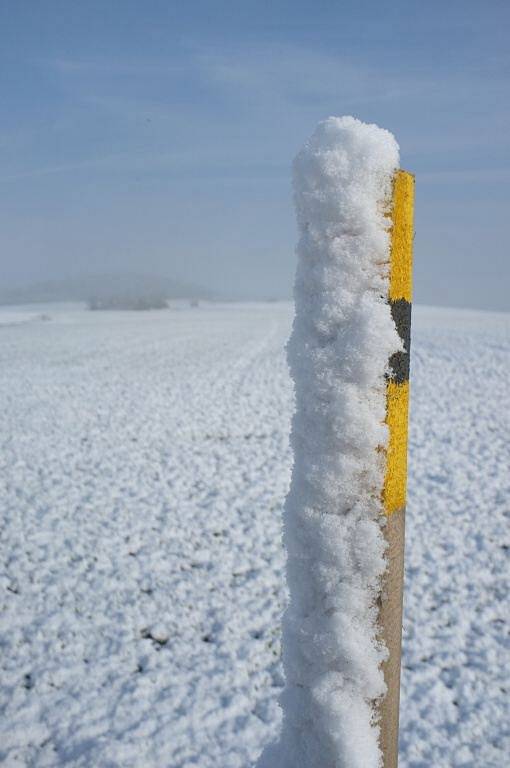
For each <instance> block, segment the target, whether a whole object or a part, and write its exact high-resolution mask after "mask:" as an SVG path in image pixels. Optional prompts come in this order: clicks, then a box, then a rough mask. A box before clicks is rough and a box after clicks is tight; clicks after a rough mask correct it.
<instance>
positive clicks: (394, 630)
mask: <svg viewBox="0 0 510 768" xmlns="http://www.w3.org/2000/svg"><path fill="white" fill-rule="evenodd" d="M413 208H414V176H413V175H412V174H410V173H407V172H406V171H397V173H396V174H395V178H394V183H393V199H392V207H391V214H390V215H391V246H390V285H389V291H388V303H389V304H390V307H391V313H392V317H393V319H394V321H395V325H396V327H397V330H398V332H399V334H400V337H401V339H402V343H403V347H404V349H403V351H401V352H398V353H396V354H395V355H393V356H392V358H391V359H390V361H389V375H388V383H387V390H386V423H387V425H388V430H389V442H388V448H387V451H386V474H385V479H384V487H383V491H382V501H383V508H384V512H385V517H386V524H385V526H384V536H385V538H386V542H387V545H388V548H387V551H386V557H387V563H388V565H387V569H386V573H385V575H384V580H383V584H382V591H381V596H380V600H379V626H380V631H381V637H382V640H383V641H384V643H385V645H386V648H387V649H388V652H389V657H388V659H387V661H386V662H385V663H384V664H383V672H384V679H385V682H386V686H387V693H386V695H385V697H384V699H382V701H380V702H379V707H378V715H379V725H380V747H381V752H382V756H383V766H384V768H397V767H398V723H399V702H400V657H401V646H402V599H403V582H404V531H405V504H406V490H407V437H408V419H409V415H408V414H409V353H410V338H411V334H410V331H411V328H410V324H411V299H412V251H413Z"/></svg>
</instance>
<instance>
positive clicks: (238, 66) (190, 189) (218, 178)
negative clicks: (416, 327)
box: [0, 0, 510, 309]
mask: <svg viewBox="0 0 510 768" xmlns="http://www.w3.org/2000/svg"><path fill="white" fill-rule="evenodd" d="M509 22H510V3H508V2H506V1H505V2H500V1H499V0H488V1H487V2H481V1H478V2H471V1H470V0H463V1H462V2H459V1H458V0H453V1H452V2H448V3H445V2H437V0H431V1H429V2H418V1H416V2H412V0H408V1H407V2H401V1H400V0H393V2H363V1H361V2H351V1H349V2H322V1H321V0H314V1H313V2H293V3H290V2H282V1H280V0H273V2H271V3H269V2H264V1H263V0H258V1H257V2H251V0H248V1H243V0H237V2H224V1H223V2H222V1H221V0H216V1H215V2H212V1H211V2H195V1H194V0H188V1H187V2H171V0H165V2H163V1H159V0H144V2H142V1H141V0H140V1H138V2H134V1H133V0H122V2H120V1H117V0H110V1H109V2H95V0H87V2H83V1H82V0H66V1H65V2H54V1H52V0H41V1H40V2H36V0H30V2H28V1H27V0H16V2H8V0H3V2H0V30H1V31H0V40H1V45H0V58H1V68H0V96H1V102H0V103H1V105H2V106H1V113H2V121H1V125H0V153H1V162H0V245H1V253H2V257H1V270H0V279H1V280H2V282H3V284H4V285H11V284H24V283H30V282H33V281H36V280H44V279H53V278H60V277H73V276H76V275H80V274H83V273H94V272H96V273H98V272H99V273H103V272H117V271H121V272H127V271H129V272H144V273H154V274H164V275H169V276H175V277H177V278H180V279H182V280H187V281H192V282H195V283H198V284H201V285H204V286H206V287H209V288H212V289H214V290H217V291H222V292H224V293H226V294H229V295H239V296H253V297H266V296H267V297H269V296H289V295H290V293H291V290H292V280H293V272H294V258H295V257H294V245H295V240H296V228H295V222H294V214H293V209H292V200H291V191H290V164H291V161H292V158H293V156H294V155H295V153H296V151H297V150H298V149H299V147H300V145H301V144H302V143H303V141H304V140H305V139H306V137H307V136H308V135H309V134H310V133H311V132H312V130H313V128H314V126H315V124H316V123H317V122H318V121H319V120H320V119H323V118H324V117H327V116H329V115H332V114H334V115H342V114H353V115H355V116H356V117H359V118H361V119H362V120H365V121H370V122H376V123H378V124H379V125H381V126H383V127H385V128H389V129H390V130H391V131H393V133H394V134H395V135H396V137H397V140H398V142H399V144H400V146H401V159H402V166H403V167H405V168H406V169H408V170H411V171H413V172H414V173H416V177H417V200H416V204H417V213H416V249H415V298H416V300H417V301H419V302H422V303H437V304H444V305H457V306H474V307H486V308H494V309H510V300H509V298H508V294H509V286H510V258H509V257H510V254H509V249H508V245H507V242H508V234H507V221H508V219H509V218H510V206H509V202H510V200H509V198H510V194H509V192H510V151H509V149H510V146H509V145H510V103H509V69H510V66H509V65H510V54H509V48H508V36H509V31H510V24H509Z"/></svg>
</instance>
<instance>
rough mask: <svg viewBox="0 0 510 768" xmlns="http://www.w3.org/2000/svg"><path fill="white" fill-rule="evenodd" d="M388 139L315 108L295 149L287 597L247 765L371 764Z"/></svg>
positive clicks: (380, 548)
mask: <svg viewBox="0 0 510 768" xmlns="http://www.w3.org/2000/svg"><path fill="white" fill-rule="evenodd" d="M397 167H398V146H397V144H396V142H395V139H394V138H393V136H392V135H391V134H390V133H388V132H387V131H385V130H382V129H380V128H378V127H377V126H375V125H366V124H364V123H361V122H360V121H358V120H355V119H354V118H352V117H344V118H329V119H328V120H326V121H325V122H323V123H320V124H319V126H318V127H317V129H316V131H315V133H314V134H313V136H312V137H311V139H310V140H309V142H308V143H307V144H306V145H305V147H304V149H303V150H302V151H301V152H300V154H299V155H298V156H297V158H296V160H295V164H294V190H295V204H296V210H297V219H298V226H299V231H300V240H299V244H298V248H297V253H298V268H297V276H296V284H295V303H296V316H295V320H294V326H293V331H292V336H291V339H290V341H289V346H288V359H289V364H290V369H291V374H292V377H293V380H294V383H295V390H296V414H295V416H294V419H293V425H292V438H291V442H292V448H293V451H294V469H293V474H292V483H291V488H290V491H289V495H288V498H287V502H286V505H285V523H284V538H285V545H286V549H287V552H288V561H287V581H288V585H289V591H290V605H289V607H288V609H287V611H286V613H285V616H284V622H283V659H284V668H285V677H286V688H285V691H284V693H283V695H282V697H281V704H282V708H283V715H284V719H283V730H282V734H281V738H280V741H279V742H278V743H277V744H276V745H274V746H270V747H269V748H268V749H267V750H266V751H265V752H264V754H263V755H262V757H261V760H260V763H259V766H260V768H276V766H281V768H319V766H320V768H377V767H378V766H379V765H380V762H381V755H380V749H379V745H378V736H379V727H378V724H377V722H376V718H375V712H376V709H375V706H374V702H375V701H376V700H377V699H378V698H380V697H382V696H383V695H384V693H385V683H384V676H383V673H382V670H381V663H382V661H383V660H384V658H385V656H386V654H387V651H386V649H385V648H384V646H383V645H382V643H381V641H380V639H378V636H377V635H378V629H377V607H376V600H377V596H378V594H379V591H380V582H381V576H382V575H383V573H384V570H385V557H384V553H385V540H384V535H383V532H382V530H381V519H382V518H381V515H382V505H381V489H382V486H383V482H384V468H385V463H384V452H382V451H381V450H380V448H381V446H385V445H386V444H387V439H388V435H387V428H386V426H385V424H384V419H385V408H386V384H385V373H386V372H387V370H388V360H389V358H390V356H391V355H392V354H393V353H394V352H396V351H399V350H400V349H401V348H402V347H401V341H400V339H399V337H398V335H397V332H396V329H395V325H394V323H393V320H392V318H391V313H390V308H389V305H388V303H387V299H386V297H387V295H388V279H389V270H388V264H389V234H388V219H387V218H386V217H385V215H384V214H385V208H386V210H387V207H386V206H387V204H388V202H389V200H391V182H392V177H393V175H394V172H395V169H396V168H397Z"/></svg>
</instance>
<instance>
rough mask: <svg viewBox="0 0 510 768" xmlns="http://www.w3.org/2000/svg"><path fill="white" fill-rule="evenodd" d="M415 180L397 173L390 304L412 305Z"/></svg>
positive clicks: (399, 172)
mask: <svg viewBox="0 0 510 768" xmlns="http://www.w3.org/2000/svg"><path fill="white" fill-rule="evenodd" d="M413 214H414V176H413V174H412V173H408V172H407V171H397V173H396V174H395V178H394V181H393V202H392V211H391V219H392V227H391V246H390V292H389V299H390V301H396V300H397V299H405V300H406V301H409V302H411V301H412V293H413V239H414V230H413Z"/></svg>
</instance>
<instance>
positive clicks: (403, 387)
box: [383, 381, 409, 515]
mask: <svg viewBox="0 0 510 768" xmlns="http://www.w3.org/2000/svg"><path fill="white" fill-rule="evenodd" d="M386 410H387V412H386V423H387V425H388V428H389V433H390V435H389V444H388V452H387V463H386V477H385V480H384V491H383V499H384V510H385V512H386V514H387V515H391V514H393V512H397V511H398V510H399V509H403V508H404V507H405V505H406V495H407V435H408V423H409V416H408V414H409V382H408V381H406V382H403V383H402V384H397V383H396V382H394V381H389V382H388V385H387V389H386Z"/></svg>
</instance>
